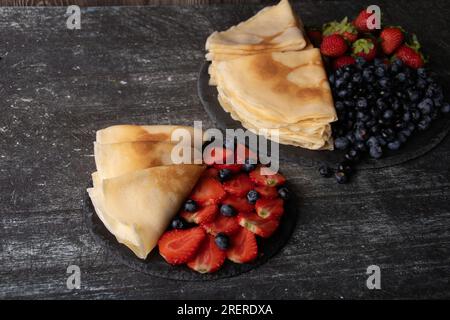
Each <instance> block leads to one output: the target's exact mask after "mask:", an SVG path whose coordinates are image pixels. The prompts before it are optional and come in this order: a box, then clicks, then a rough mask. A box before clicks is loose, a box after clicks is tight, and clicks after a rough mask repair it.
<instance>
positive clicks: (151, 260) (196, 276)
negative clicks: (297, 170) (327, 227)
mask: <svg viewBox="0 0 450 320" xmlns="http://www.w3.org/2000/svg"><path fill="white" fill-rule="evenodd" d="M294 203H295V201H292V200H290V201H287V202H286V204H285V214H284V215H283V217H282V219H281V222H280V226H279V227H278V230H277V231H276V232H275V233H274V234H273V235H272V236H271V237H270V238H268V239H261V238H260V237H257V239H258V249H259V250H258V251H259V256H258V258H257V259H256V260H255V261H254V262H252V263H248V264H237V263H232V262H230V261H228V260H227V261H226V262H225V264H224V265H223V266H222V268H221V269H220V270H219V271H217V272H215V273H212V274H200V273H197V272H195V271H192V270H190V269H189V268H188V267H187V266H171V265H169V264H168V263H167V262H165V260H164V259H163V258H162V257H161V256H160V255H159V252H158V249H157V248H156V249H155V250H153V251H152V252H151V253H150V254H149V256H148V257H147V259H146V260H141V259H139V258H137V257H136V256H135V255H134V254H133V252H132V251H131V250H130V249H128V248H127V247H126V246H124V245H122V244H120V243H119V242H117V240H116V238H115V237H114V236H113V235H112V234H111V233H110V232H109V231H108V229H106V227H105V226H104V225H103V223H102V222H101V220H100V219H99V218H98V216H97V214H96V213H95V210H94V206H93V205H92V202H91V199H90V198H89V196H86V199H85V200H84V205H83V212H84V217H85V219H86V224H87V226H88V229H89V231H90V233H91V234H92V236H93V237H94V239H95V241H96V242H97V243H98V244H99V245H101V246H102V247H104V248H105V249H106V250H107V251H108V253H109V254H110V255H111V256H113V257H115V258H117V260H118V261H120V262H122V263H123V264H125V265H127V266H129V267H130V268H132V269H134V270H136V271H140V272H143V273H145V274H148V275H151V276H156V277H161V278H166V279H173V280H185V281H206V280H216V279H222V278H229V277H234V276H237V275H239V274H242V273H244V272H248V271H250V270H252V269H255V268H256V267H258V266H260V265H262V264H263V263H265V262H267V261H268V260H269V259H270V258H271V257H273V256H274V255H275V254H276V253H277V252H279V251H280V250H281V248H283V247H284V245H285V244H286V243H287V241H288V240H289V238H290V236H291V234H292V232H293V231H294V229H295V224H296V221H297V211H296V208H295V206H294V205H293V204H294Z"/></svg>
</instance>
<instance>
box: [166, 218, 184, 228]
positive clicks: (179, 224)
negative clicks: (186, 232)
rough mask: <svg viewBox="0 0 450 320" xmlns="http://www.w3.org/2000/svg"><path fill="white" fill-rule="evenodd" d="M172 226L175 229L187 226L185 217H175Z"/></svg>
mask: <svg viewBox="0 0 450 320" xmlns="http://www.w3.org/2000/svg"><path fill="white" fill-rule="evenodd" d="M170 225H171V226H172V228H174V229H184V227H185V226H186V224H185V222H184V221H183V219H181V218H180V217H175V218H174V219H173V220H172V222H171V224H170Z"/></svg>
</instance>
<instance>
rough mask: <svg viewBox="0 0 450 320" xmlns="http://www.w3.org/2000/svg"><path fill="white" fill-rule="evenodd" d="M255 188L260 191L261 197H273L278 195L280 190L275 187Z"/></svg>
mask: <svg viewBox="0 0 450 320" xmlns="http://www.w3.org/2000/svg"><path fill="white" fill-rule="evenodd" d="M255 190H256V191H257V192H258V193H259V195H260V197H261V198H266V199H273V198H276V197H278V191H277V188H275V187H266V186H256V187H255Z"/></svg>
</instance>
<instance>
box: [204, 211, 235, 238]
mask: <svg viewBox="0 0 450 320" xmlns="http://www.w3.org/2000/svg"><path fill="white" fill-rule="evenodd" d="M202 227H203V228H205V230H206V231H207V232H208V233H209V234H212V235H214V236H215V235H217V234H218V233H220V232H222V233H225V234H228V235H230V234H233V233H235V232H236V231H238V230H239V229H240V228H241V227H240V226H239V222H238V220H237V218H236V217H225V216H224V215H221V214H218V215H217V216H216V219H215V220H214V221H213V222H208V223H204V224H202Z"/></svg>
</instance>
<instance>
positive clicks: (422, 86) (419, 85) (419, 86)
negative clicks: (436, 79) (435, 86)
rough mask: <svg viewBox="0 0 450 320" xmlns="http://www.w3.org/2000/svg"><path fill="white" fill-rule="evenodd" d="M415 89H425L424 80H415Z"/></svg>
mask: <svg viewBox="0 0 450 320" xmlns="http://www.w3.org/2000/svg"><path fill="white" fill-rule="evenodd" d="M416 87H417V88H418V89H421V90H423V89H425V88H426V87H427V82H426V81H425V80H424V79H421V78H419V79H417V82H416Z"/></svg>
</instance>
